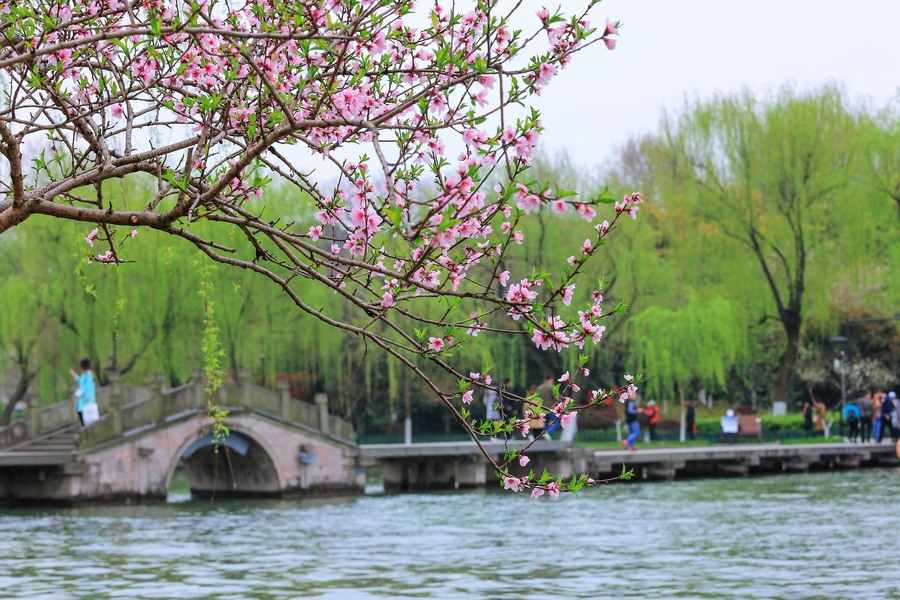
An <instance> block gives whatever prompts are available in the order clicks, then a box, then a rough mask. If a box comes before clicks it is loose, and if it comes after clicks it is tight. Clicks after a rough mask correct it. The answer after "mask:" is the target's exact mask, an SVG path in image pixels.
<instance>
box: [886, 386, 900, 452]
mask: <svg viewBox="0 0 900 600" xmlns="http://www.w3.org/2000/svg"><path fill="white" fill-rule="evenodd" d="M887 399H888V402H890V403H891V407H892V410H891V413H890V414H891V418H890V426H891V441H892V442H894V444H896V443H897V438H898V436H900V402H898V401H897V392H888V395H887Z"/></svg>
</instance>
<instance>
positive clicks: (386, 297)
mask: <svg viewBox="0 0 900 600" xmlns="http://www.w3.org/2000/svg"><path fill="white" fill-rule="evenodd" d="M393 305H394V295H393V294H392V293H390V292H385V293H384V294H382V296H381V306H382V307H384V308H390V307H391V306H393Z"/></svg>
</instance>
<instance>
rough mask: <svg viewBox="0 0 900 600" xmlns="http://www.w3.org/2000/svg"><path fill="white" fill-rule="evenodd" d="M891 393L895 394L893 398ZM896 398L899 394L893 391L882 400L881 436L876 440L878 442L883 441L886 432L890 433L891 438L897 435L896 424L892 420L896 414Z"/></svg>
mask: <svg viewBox="0 0 900 600" xmlns="http://www.w3.org/2000/svg"><path fill="white" fill-rule="evenodd" d="M891 395H893V398H891ZM896 398H897V394H896V393H895V392H891V393H890V394H888V395H887V396H886V397H885V399H884V400H883V401H882V402H881V431H880V432H879V433H880V434H881V436H880V437H879V438H878V439H877V440H876V441H878V442H880V441H881V439H882V438H883V437H884V436H885V434H890V435H891V439H893V438H894V437H896V434H895V433H894V426H893V423H892V422H891V419H892V417H893V416H894V402H895V401H896ZM894 441H896V440H894Z"/></svg>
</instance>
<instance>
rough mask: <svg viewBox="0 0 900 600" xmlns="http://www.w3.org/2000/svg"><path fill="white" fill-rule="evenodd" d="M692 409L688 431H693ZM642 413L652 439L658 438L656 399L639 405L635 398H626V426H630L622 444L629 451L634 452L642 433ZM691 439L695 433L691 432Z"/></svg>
mask: <svg viewBox="0 0 900 600" xmlns="http://www.w3.org/2000/svg"><path fill="white" fill-rule="evenodd" d="M690 411H691V412H690V424H689V428H688V431H690V432H693V430H694V424H693V421H694V413H693V408H691V409H690ZM641 415H644V417H646V420H647V430H648V431H649V433H650V441H651V442H652V441H655V440H656V439H657V435H656V428H657V426H658V425H659V407H658V406H657V405H656V401H655V400H651V401H650V402H648V403H647V406H638V405H637V404H635V402H634V399H633V398H628V399H627V400H625V426H626V427H628V437H626V438H625V439H624V440H622V446H624V447H625V448H626V449H627V450H628V451H629V452H634V442H635V441H636V440H637V439H638V437H640V435H641V420H640V417H641ZM691 439H694V438H693V433H691Z"/></svg>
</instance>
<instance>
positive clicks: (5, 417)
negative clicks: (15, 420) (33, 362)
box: [0, 373, 31, 426]
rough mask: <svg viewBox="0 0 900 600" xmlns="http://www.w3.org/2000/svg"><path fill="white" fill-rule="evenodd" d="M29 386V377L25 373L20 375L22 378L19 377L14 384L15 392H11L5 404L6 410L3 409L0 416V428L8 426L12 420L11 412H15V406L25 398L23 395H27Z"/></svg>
mask: <svg viewBox="0 0 900 600" xmlns="http://www.w3.org/2000/svg"><path fill="white" fill-rule="evenodd" d="M30 384H31V377H29V376H28V375H27V374H26V373H22V376H21V377H19V383H17V384H16V389H15V391H13V393H12V396H10V398H9V402H7V403H6V408H4V409H3V414H2V415H0V426H6V425H9V422H10V421H11V420H12V415H13V411H15V410H16V404H18V403H19V401H20V400H22V398H24V397H25V394H26V393H28V386H29V385H30Z"/></svg>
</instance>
